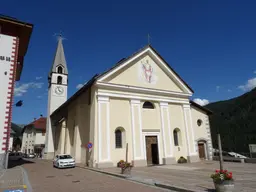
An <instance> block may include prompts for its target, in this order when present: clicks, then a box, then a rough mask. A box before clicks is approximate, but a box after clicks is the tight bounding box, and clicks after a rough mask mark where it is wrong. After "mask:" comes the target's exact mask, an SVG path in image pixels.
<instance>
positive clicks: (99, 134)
mask: <svg viewBox="0 0 256 192" xmlns="http://www.w3.org/2000/svg"><path fill="white" fill-rule="evenodd" d="M100 105H101V103H100V102H99V101H98V145H99V146H98V162H99V163H100V162H101V161H102V158H101V154H102V151H101V149H102V148H101V146H102V144H101V106H100Z"/></svg>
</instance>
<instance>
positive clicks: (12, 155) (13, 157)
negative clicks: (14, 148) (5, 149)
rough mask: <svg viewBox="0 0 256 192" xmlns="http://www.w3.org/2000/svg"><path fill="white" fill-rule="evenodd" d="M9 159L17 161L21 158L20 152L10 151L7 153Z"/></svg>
mask: <svg viewBox="0 0 256 192" xmlns="http://www.w3.org/2000/svg"><path fill="white" fill-rule="evenodd" d="M8 158H9V160H11V161H17V160H21V159H22V153H20V152H11V153H9V157H8Z"/></svg>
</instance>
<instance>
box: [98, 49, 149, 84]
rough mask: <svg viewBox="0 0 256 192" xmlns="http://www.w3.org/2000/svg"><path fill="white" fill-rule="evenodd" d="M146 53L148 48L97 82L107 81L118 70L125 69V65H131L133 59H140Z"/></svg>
mask: <svg viewBox="0 0 256 192" xmlns="http://www.w3.org/2000/svg"><path fill="white" fill-rule="evenodd" d="M147 51H148V48H147V49H145V50H144V51H142V52H141V53H139V54H137V55H136V56H135V57H131V58H130V59H128V60H127V61H126V62H124V63H123V64H122V65H120V66H118V67H116V68H114V69H113V70H112V71H110V72H108V73H107V74H105V75H103V76H102V77H101V78H99V79H98V81H104V80H105V79H107V78H108V77H109V76H111V75H112V74H114V73H116V72H117V71H118V70H120V69H122V68H123V67H125V66H126V65H127V64H129V63H131V62H132V61H134V60H135V59H137V58H138V57H140V56H141V55H143V54H144V53H146V52H147Z"/></svg>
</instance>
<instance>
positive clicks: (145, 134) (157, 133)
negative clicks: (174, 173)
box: [142, 132, 163, 165]
mask: <svg viewBox="0 0 256 192" xmlns="http://www.w3.org/2000/svg"><path fill="white" fill-rule="evenodd" d="M142 134H143V147H144V150H145V153H144V159H145V160H147V155H146V136H157V145H158V158H159V164H160V165H161V164H163V156H162V153H161V150H160V146H161V144H162V143H161V140H160V139H159V137H160V133H159V132H143V133H142Z"/></svg>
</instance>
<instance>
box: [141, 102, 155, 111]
mask: <svg viewBox="0 0 256 192" xmlns="http://www.w3.org/2000/svg"><path fill="white" fill-rule="evenodd" d="M143 108H144V109H154V108H155V107H154V105H153V103H151V102H149V101H145V102H144V104H143Z"/></svg>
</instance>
